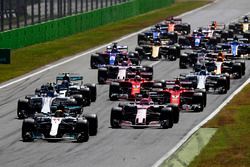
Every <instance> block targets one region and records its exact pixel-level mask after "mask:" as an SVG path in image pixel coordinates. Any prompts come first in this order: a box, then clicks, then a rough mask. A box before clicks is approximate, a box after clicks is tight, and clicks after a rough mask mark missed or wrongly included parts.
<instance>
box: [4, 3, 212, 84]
mask: <svg viewBox="0 0 250 167" xmlns="http://www.w3.org/2000/svg"><path fill="white" fill-rule="evenodd" d="M209 2H210V1H209V0H207V1H204V0H200V1H197V0H193V1H192V0H177V1H176V3H175V4H173V5H171V6H170V7H165V8H162V9H159V10H155V11H152V12H149V13H146V14H143V15H139V16H136V17H132V18H129V19H126V20H122V21H119V22H115V23H111V24H107V25H105V26H101V27H99V28H95V29H92V30H89V31H85V32H81V33H78V34H75V35H72V36H69V37H66V38H61V39H58V40H55V41H50V42H46V43H41V44H36V45H32V46H29V47H25V48H21V49H17V50H13V51H12V55H11V64H9V65H6V64H0V83H2V82H4V81H7V80H9V79H12V78H15V77H17V76H20V75H23V74H25V73H27V72H30V71H31V70H34V69H36V68H39V67H41V66H44V65H46V64H48V63H51V62H54V61H56V60H59V59H61V58H63V57H66V56H70V55H73V54H76V53H79V52H82V51H85V50H87V49H90V48H93V47H94V46H98V45H101V44H104V43H107V42H110V41H113V40H115V39H117V38H119V37H121V36H124V35H126V34H129V33H132V32H135V31H138V30H140V29H142V28H144V27H147V26H150V25H153V24H156V23H157V22H159V21H161V20H163V19H164V18H166V17H167V16H171V15H179V14H181V13H184V12H186V11H190V10H192V9H195V8H198V7H200V6H203V5H205V4H207V3H209Z"/></svg>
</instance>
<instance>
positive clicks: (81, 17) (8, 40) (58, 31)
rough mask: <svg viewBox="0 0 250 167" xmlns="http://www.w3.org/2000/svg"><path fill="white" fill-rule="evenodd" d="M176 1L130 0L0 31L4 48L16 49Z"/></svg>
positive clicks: (0, 46)
mask: <svg viewBox="0 0 250 167" xmlns="http://www.w3.org/2000/svg"><path fill="white" fill-rule="evenodd" d="M117 2H118V1H117ZM119 2H121V1H119ZM173 2H174V0H129V1H127V2H122V3H119V4H116V5H113V6H109V7H105V8H101V9H96V10H93V11H89V12H84V13H78V14H74V15H70V16H66V17H61V18H57V19H54V20H49V21H46V22H43V23H38V24H34V25H28V26H25V27H21V28H16V29H13V30H10V31H4V32H0V48H11V49H16V48H21V47H25V46H28V45H32V44H36V43H41V42H45V41H49V40H54V39H57V38H61V37H65V36H68V35H72V34H74V33H77V32H82V31H86V30H89V29H91V28H95V27H98V26H100V25H104V24H107V23H110V22H114V21H118V20H122V19H125V18H129V17H132V16H135V15H138V14H142V13H145V12H148V11H151V10H154V9H158V8H162V7H165V6H167V5H170V4H172V3H173Z"/></svg>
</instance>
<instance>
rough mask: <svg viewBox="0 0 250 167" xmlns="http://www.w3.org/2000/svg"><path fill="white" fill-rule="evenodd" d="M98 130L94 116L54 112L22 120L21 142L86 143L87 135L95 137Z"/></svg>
mask: <svg viewBox="0 0 250 167" xmlns="http://www.w3.org/2000/svg"><path fill="white" fill-rule="evenodd" d="M97 129H98V121H97V116H96V115H95V114H90V115H85V116H83V117H73V116H71V115H70V114H67V113H63V111H62V110H56V111H55V113H51V114H36V115H35V116H34V118H27V119H24V120H23V124H22V139H23V142H32V141H34V139H45V140H53V141H55V140H56V141H57V140H62V139H65V138H66V139H73V140H76V142H87V141H88V140H89V135H96V134H97Z"/></svg>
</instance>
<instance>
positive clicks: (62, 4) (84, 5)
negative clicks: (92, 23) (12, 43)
mask: <svg viewBox="0 0 250 167" xmlns="http://www.w3.org/2000/svg"><path fill="white" fill-rule="evenodd" d="M128 1H129V0H0V31H6V30H11V29H14V28H19V27H24V26H27V25H33V24H36V23H41V22H45V21H48V20H53V19H57V18H61V17H65V16H70V15H74V14H78V13H83V12H88V11H93V10H96V9H101V8H106V7H109V6H114V5H117V4H121V3H124V2H128Z"/></svg>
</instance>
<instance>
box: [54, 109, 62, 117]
mask: <svg viewBox="0 0 250 167" xmlns="http://www.w3.org/2000/svg"><path fill="white" fill-rule="evenodd" d="M63 116H64V113H63V110H56V111H55V117H63Z"/></svg>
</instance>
